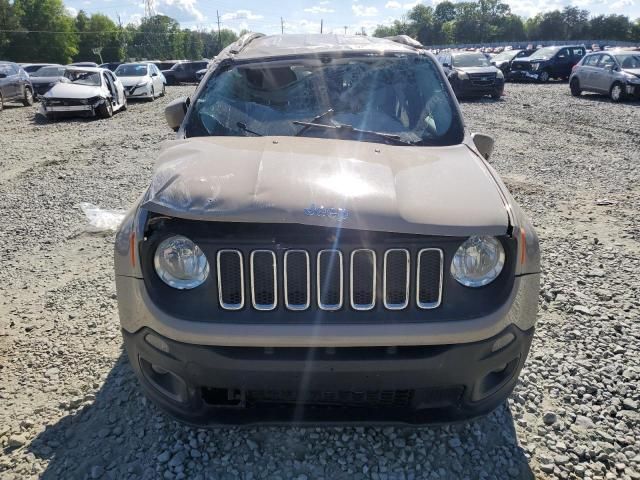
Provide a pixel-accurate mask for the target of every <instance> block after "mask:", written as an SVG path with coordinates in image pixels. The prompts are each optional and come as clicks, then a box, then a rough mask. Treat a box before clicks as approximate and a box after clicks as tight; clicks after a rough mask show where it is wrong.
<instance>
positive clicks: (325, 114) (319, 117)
mask: <svg viewBox="0 0 640 480" xmlns="http://www.w3.org/2000/svg"><path fill="white" fill-rule="evenodd" d="M334 113H336V112H335V111H334V110H333V108H330V109H329V110H327V111H326V112H322V113H321V114H319V115H316V116H315V117H313V118H312V119H311V120H309V121H308V122H306V123H311V124H313V125H316V124H318V122H319V121H320V120H323V119H325V118H327V117H330V116H332V115H333V114H334ZM293 123H294V124H295V125H299V124H298V123H296V122H295V121H294V122H293ZM310 128H311V126H309V125H305V126H303V127H302V128H301V129H300V130H299V131H298V133H296V135H295V136H296V137H300V136H301V135H302V134H303V133H304V132H306V131H307V130H309V129H310Z"/></svg>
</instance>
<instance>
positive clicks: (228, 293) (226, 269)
mask: <svg viewBox="0 0 640 480" xmlns="http://www.w3.org/2000/svg"><path fill="white" fill-rule="evenodd" d="M218 296H219V300H220V305H222V306H223V307H224V308H226V309H228V310H239V309H241V308H242V307H243V306H244V272H243V265H242V254H241V253H240V251H238V250H220V251H219V252H218Z"/></svg>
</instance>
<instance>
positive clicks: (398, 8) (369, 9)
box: [65, 0, 640, 34]
mask: <svg viewBox="0 0 640 480" xmlns="http://www.w3.org/2000/svg"><path fill="white" fill-rule="evenodd" d="M151 1H152V3H153V4H154V9H155V12H156V13H162V14H165V15H169V16H170V17H173V18H175V19H176V20H178V21H179V22H180V24H181V25H182V26H183V27H184V28H190V29H195V30H200V29H204V30H210V29H217V25H218V24H217V22H218V17H217V12H218V13H219V15H220V23H221V26H222V28H229V29H231V30H234V31H236V32H239V31H240V30H243V29H247V30H251V31H256V32H261V33H265V34H272V33H280V31H281V28H282V24H284V31H285V33H319V32H320V24H321V21H322V22H323V31H324V33H344V32H345V28H346V32H347V33H356V32H360V31H361V30H362V29H363V28H364V29H365V31H367V33H372V32H373V30H374V29H375V27H376V26H377V25H379V24H388V23H391V22H392V21H393V20H394V19H397V18H400V17H401V16H402V15H403V14H405V13H406V12H407V11H408V10H409V9H411V8H412V7H413V6H414V5H416V4H418V3H424V4H425V5H431V6H435V5H436V4H437V3H438V0H413V1H410V0H404V1H403V0H215V1H214V0H151ZM503 1H506V3H508V4H509V5H510V6H511V11H512V12H514V13H517V14H518V15H521V16H523V17H530V16H533V15H535V14H537V13H539V12H544V11H548V10H555V9H561V8H563V7H564V6H566V5H572V6H577V7H580V8H584V9H587V10H589V11H590V12H591V13H592V14H594V15H595V14H611V13H616V14H624V15H627V16H629V17H630V18H632V19H635V18H638V17H640V0H503ZM65 5H66V6H67V9H68V10H69V12H70V13H72V14H75V13H77V11H79V10H81V9H82V10H84V11H86V12H87V13H95V12H100V13H104V14H106V15H109V16H110V17H112V18H113V19H114V20H117V19H118V16H119V17H120V19H121V20H122V22H123V23H130V22H138V21H140V18H142V16H143V15H144V12H145V8H144V7H145V1H144V0H128V1H127V0H65ZM281 19H282V20H281ZM281 21H282V23H281Z"/></svg>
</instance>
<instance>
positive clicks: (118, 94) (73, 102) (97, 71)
mask: <svg viewBox="0 0 640 480" xmlns="http://www.w3.org/2000/svg"><path fill="white" fill-rule="evenodd" d="M40 98H41V100H42V107H41V108H42V112H43V113H44V114H45V115H46V116H47V118H49V119H53V118H55V117H57V116H59V115H65V114H76V115H85V116H96V115H97V116H99V117H102V118H109V117H111V116H112V115H113V113H114V112H117V111H118V110H126V109H127V97H126V95H125V92H124V87H123V86H122V82H120V80H118V78H117V77H116V76H115V75H114V74H113V73H112V72H110V71H109V70H107V69H104V68H93V67H66V68H65V72H64V78H63V79H62V81H61V82H60V83H57V84H55V85H54V86H53V87H51V89H50V90H49V91H48V92H46V93H45V94H44V95H42V96H41V97H40Z"/></svg>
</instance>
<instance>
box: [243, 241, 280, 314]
mask: <svg viewBox="0 0 640 480" xmlns="http://www.w3.org/2000/svg"><path fill="white" fill-rule="evenodd" d="M249 261H250V264H251V303H252V304H253V308H255V309H256V310H273V309H274V308H276V306H277V303H278V300H277V298H278V286H277V285H278V277H277V268H276V254H275V253H274V252H272V251H271V250H254V251H253V252H251V257H250V260H249Z"/></svg>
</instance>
